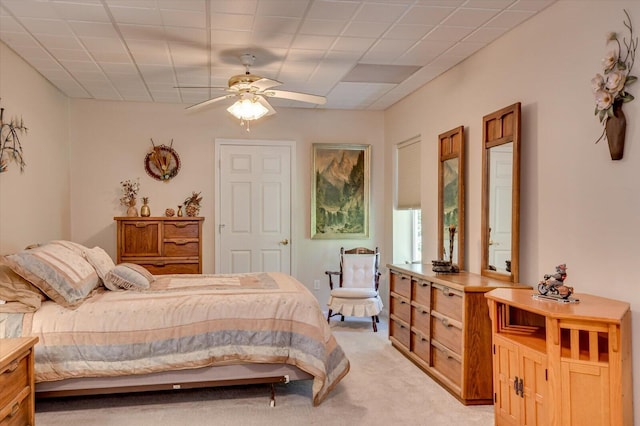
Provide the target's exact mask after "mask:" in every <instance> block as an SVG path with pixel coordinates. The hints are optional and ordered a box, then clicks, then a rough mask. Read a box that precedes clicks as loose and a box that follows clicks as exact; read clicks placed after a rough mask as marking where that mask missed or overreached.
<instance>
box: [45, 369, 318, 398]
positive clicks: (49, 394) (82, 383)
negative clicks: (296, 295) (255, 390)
mask: <svg viewBox="0 0 640 426" xmlns="http://www.w3.org/2000/svg"><path fill="white" fill-rule="evenodd" d="M309 379H313V376H312V375H310V374H309V373H306V372H304V371H302V370H300V369H299V368H298V367H296V366H293V365H289V364H255V363H251V364H233V365H217V366H210V367H202V368H195V369H186V370H175V371H165V372H158V373H151V374H141V375H133V376H116V377H87V378H75V379H65V380H59V381H54V382H40V383H36V398H53V397H65V396H80V395H107V394H115V393H130V392H147V391H160V390H180V389H196V388H206V387H217V386H233V385H247V384H263V383H264V384H270V385H271V400H270V405H271V406H272V407H273V406H275V389H274V386H273V385H274V384H275V383H289V382H290V381H294V380H309Z"/></svg>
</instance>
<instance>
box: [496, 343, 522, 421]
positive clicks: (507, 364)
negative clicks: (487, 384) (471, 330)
mask: <svg viewBox="0 0 640 426" xmlns="http://www.w3.org/2000/svg"><path fill="white" fill-rule="evenodd" d="M493 343H494V355H493V375H494V378H493V383H494V384H495V386H496V389H494V392H495V393H496V398H495V416H496V424H497V425H517V424H519V418H520V397H519V396H518V395H517V394H516V391H515V389H516V382H515V381H516V377H518V372H519V365H520V363H519V360H518V346H517V345H516V344H514V343H512V342H510V341H508V340H504V339H502V338H500V336H497V335H494V336H493Z"/></svg>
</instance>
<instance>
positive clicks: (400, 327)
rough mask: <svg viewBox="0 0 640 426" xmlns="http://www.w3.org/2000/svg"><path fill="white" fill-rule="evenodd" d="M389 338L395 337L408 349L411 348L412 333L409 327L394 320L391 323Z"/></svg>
mask: <svg viewBox="0 0 640 426" xmlns="http://www.w3.org/2000/svg"><path fill="white" fill-rule="evenodd" d="M389 336H391V337H394V338H395V339H396V340H397V341H398V342H400V343H401V344H402V345H403V346H404V347H406V348H407V349H409V348H410V347H411V333H410V331H409V327H408V326H407V325H405V324H402V323H401V322H400V321H398V320H395V319H393V318H391V320H390V321H389Z"/></svg>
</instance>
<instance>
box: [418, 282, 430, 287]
mask: <svg viewBox="0 0 640 426" xmlns="http://www.w3.org/2000/svg"><path fill="white" fill-rule="evenodd" d="M420 287H429V284H428V283H423V282H421V283H420Z"/></svg>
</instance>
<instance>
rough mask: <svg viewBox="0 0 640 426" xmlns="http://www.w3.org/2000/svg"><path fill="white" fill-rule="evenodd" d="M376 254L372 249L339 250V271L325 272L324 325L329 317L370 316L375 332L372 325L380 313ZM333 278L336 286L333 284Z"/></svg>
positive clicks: (378, 261)
mask: <svg viewBox="0 0 640 426" xmlns="http://www.w3.org/2000/svg"><path fill="white" fill-rule="evenodd" d="M379 263H380V252H379V251H378V248H377V247H376V249H375V250H370V249H367V248H364V247H357V248H354V249H351V250H345V249H344V247H342V248H340V271H325V274H327V275H328V276H329V286H330V287H331V295H330V296H329V302H328V303H327V305H328V306H329V313H328V314H327V322H330V319H331V317H332V316H335V315H341V316H342V321H344V317H345V316H354V317H371V322H372V324H373V331H374V332H376V331H378V327H377V325H376V323H378V322H379V321H380V320H379V318H378V314H379V313H380V312H381V311H382V307H383V305H382V299H380V295H379V294H378V284H379V282H380V272H379V271H378V267H379ZM334 277H336V278H337V283H334V282H333V280H334Z"/></svg>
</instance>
